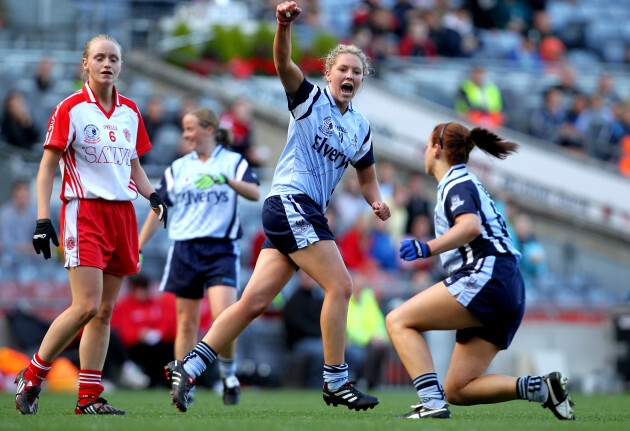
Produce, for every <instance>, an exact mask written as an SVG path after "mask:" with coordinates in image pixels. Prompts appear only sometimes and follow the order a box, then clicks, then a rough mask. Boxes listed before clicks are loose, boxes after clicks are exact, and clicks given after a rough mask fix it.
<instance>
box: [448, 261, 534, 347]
mask: <svg viewBox="0 0 630 431" xmlns="http://www.w3.org/2000/svg"><path fill="white" fill-rule="evenodd" d="M444 284H445V285H446V287H447V288H448V290H449V292H450V293H451V294H452V295H453V296H457V301H458V302H459V303H461V304H462V305H463V306H464V307H466V308H467V309H468V311H470V312H471V313H472V314H473V315H474V316H475V317H476V318H477V319H478V320H479V321H480V322H481V324H482V325H483V326H481V327H476V328H467V329H460V330H458V331H457V336H456V339H457V341H458V342H464V341H467V340H469V339H470V338H472V337H475V336H477V337H480V338H482V339H484V340H486V341H489V342H491V343H494V344H496V345H497V346H499V347H501V348H502V349H507V348H508V346H509V345H510V343H511V342H512V339H513V338H514V335H515V334H516V330H517V329H518V327H519V326H520V324H521V321H522V320H523V314H524V313H525V284H524V283H523V277H522V275H521V272H520V271H519V269H518V267H517V263H516V260H515V259H514V258H513V257H510V256H488V257H485V258H483V259H479V260H477V261H475V262H473V263H472V264H471V265H466V266H463V267H462V268H460V269H459V270H457V271H456V272H455V273H454V274H453V275H451V276H450V277H448V278H446V279H445V280H444Z"/></svg>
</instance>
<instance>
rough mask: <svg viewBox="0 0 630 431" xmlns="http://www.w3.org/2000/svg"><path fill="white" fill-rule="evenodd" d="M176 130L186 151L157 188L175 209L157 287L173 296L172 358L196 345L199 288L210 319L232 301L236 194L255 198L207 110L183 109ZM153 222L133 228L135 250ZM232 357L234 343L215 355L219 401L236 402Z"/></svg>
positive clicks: (224, 133) (249, 178)
mask: <svg viewBox="0 0 630 431" xmlns="http://www.w3.org/2000/svg"><path fill="white" fill-rule="evenodd" d="M182 127H183V138H184V140H186V141H187V143H189V144H190V146H191V149H192V151H191V152H190V153H188V154H187V155H185V156H184V157H181V158H179V159H177V160H175V161H174V162H173V163H172V164H171V165H170V166H169V167H168V168H167V169H166V171H165V172H164V175H163V176H162V179H161V181H160V184H159V185H158V187H157V192H158V194H159V195H160V196H161V197H162V199H164V201H165V202H166V203H167V205H168V206H169V207H170V206H173V207H174V212H172V215H171V225H170V228H169V238H170V239H171V241H173V242H172V244H171V248H170V250H169V252H168V257H167V262H166V267H165V268H164V275H163V277H162V282H161V284H160V290H163V291H166V292H172V293H174V294H175V297H176V299H175V306H176V310H177V335H176V337H175V358H176V359H179V360H182V359H183V358H184V356H185V355H186V354H187V353H188V352H189V351H190V350H192V349H193V348H194V347H195V345H196V344H197V341H198V335H197V334H198V331H199V322H200V316H201V299H202V298H203V296H204V293H205V290H207V291H208V300H209V302H210V311H211V313H212V316H213V318H215V319H216V318H217V317H218V316H219V314H221V312H222V311H223V310H225V309H226V308H227V307H228V306H230V305H232V304H233V303H234V302H236V298H237V293H238V292H237V289H238V287H239V284H238V275H239V272H240V260H239V259H240V249H239V245H238V239H239V238H240V237H241V233H242V232H241V224H240V218H239V210H238V197H239V195H240V196H243V197H244V198H246V199H249V200H252V201H256V200H258V199H259V198H260V191H259V187H258V185H259V182H258V178H257V177H256V174H255V173H254V172H253V171H252V170H251V168H250V166H249V163H248V162H247V160H246V159H245V157H244V156H243V155H242V154H239V153H235V152H232V151H229V150H228V148H229V146H230V144H231V141H232V135H231V132H230V131H229V130H227V129H223V128H220V127H219V119H218V118H217V115H216V114H215V113H214V112H213V111H211V110H209V109H206V108H199V109H195V110H193V111H191V112H189V113H188V114H186V115H185V116H184V118H183V120H182ZM158 226H159V220H158V219H157V217H155V216H154V215H153V214H151V213H150V212H149V214H148V215H147V218H146V220H145V222H144V225H143V226H142V230H141V231H140V238H139V245H140V249H141V250H142V249H143V248H144V246H145V245H146V243H147V242H148V241H149V239H150V238H151V237H152V236H153V234H154V233H155V232H156V230H157V229H158ZM235 354H236V340H234V341H232V342H231V343H229V344H228V345H226V346H225V347H224V348H223V349H222V350H221V351H220V352H219V375H220V377H221V379H222V381H223V387H224V389H223V402H224V403H225V404H237V403H238V401H239V391H240V390H239V386H240V385H239V381H238V379H237V377H236V360H235ZM189 396H190V394H189ZM189 401H190V399H189Z"/></svg>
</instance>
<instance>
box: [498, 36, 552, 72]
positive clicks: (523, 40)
mask: <svg viewBox="0 0 630 431" xmlns="http://www.w3.org/2000/svg"><path fill="white" fill-rule="evenodd" d="M505 58H506V60H510V61H513V62H514V64H515V66H516V67H518V68H519V69H521V70H527V71H530V72H532V73H535V74H539V73H541V72H542V68H543V59H542V56H541V55H540V51H539V49H538V45H537V44H536V42H535V41H534V40H533V39H532V38H531V36H530V35H529V34H528V33H523V34H521V35H520V43H519V44H518V46H517V47H515V48H514V49H512V50H510V51H508V53H507V54H506V57H505Z"/></svg>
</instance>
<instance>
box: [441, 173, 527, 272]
mask: <svg viewBox="0 0 630 431" xmlns="http://www.w3.org/2000/svg"><path fill="white" fill-rule="evenodd" d="M460 214H476V215H477V216H479V219H480V221H481V234H479V236H477V237H476V238H475V239H473V240H472V241H470V242H469V243H467V244H464V245H463V246H461V247H459V248H457V249H455V250H450V251H447V252H445V253H442V254H441V255H440V259H441V260H442V265H443V266H444V269H445V270H446V271H447V272H448V273H449V274H453V273H454V272H455V271H457V270H458V269H459V268H461V267H462V266H464V265H470V264H471V263H473V262H475V261H477V260H479V259H481V258H484V257H487V256H493V255H511V256H514V258H515V259H516V261H517V262H518V261H519V260H520V259H521V254H520V253H519V251H518V250H516V248H514V246H513V245H512V239H511V238H510V234H509V233H508V230H507V227H506V224H505V220H504V219H503V216H502V215H501V214H500V213H499V211H498V210H497V207H496V206H495V204H494V202H493V200H492V198H491V197H490V194H489V193H488V192H487V191H486V189H485V188H484V187H483V185H482V184H481V183H480V182H479V180H478V179H477V177H476V176H475V175H474V174H471V173H470V172H468V171H467V170H466V165H463V164H461V165H455V166H453V167H451V169H450V170H449V171H448V173H447V174H446V175H445V176H444V178H442V181H440V184H439V185H438V192H437V204H436V206H435V234H436V236H441V235H443V234H444V233H446V231H448V230H449V229H450V228H451V227H453V226H454V225H455V219H456V218H457V216H459V215H460Z"/></svg>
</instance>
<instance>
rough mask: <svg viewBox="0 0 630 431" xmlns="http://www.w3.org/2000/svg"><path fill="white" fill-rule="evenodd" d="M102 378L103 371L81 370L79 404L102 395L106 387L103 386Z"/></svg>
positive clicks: (84, 403)
mask: <svg viewBox="0 0 630 431" xmlns="http://www.w3.org/2000/svg"><path fill="white" fill-rule="evenodd" d="M102 378H103V372H102V371H96V370H80V371H79V404H81V405H82V406H84V405H86V404H87V403H89V402H91V401H94V400H95V399H97V398H98V397H100V396H101V394H102V393H103V389H104V388H103V386H101V379H102Z"/></svg>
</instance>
